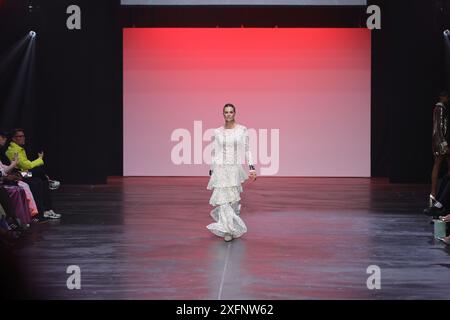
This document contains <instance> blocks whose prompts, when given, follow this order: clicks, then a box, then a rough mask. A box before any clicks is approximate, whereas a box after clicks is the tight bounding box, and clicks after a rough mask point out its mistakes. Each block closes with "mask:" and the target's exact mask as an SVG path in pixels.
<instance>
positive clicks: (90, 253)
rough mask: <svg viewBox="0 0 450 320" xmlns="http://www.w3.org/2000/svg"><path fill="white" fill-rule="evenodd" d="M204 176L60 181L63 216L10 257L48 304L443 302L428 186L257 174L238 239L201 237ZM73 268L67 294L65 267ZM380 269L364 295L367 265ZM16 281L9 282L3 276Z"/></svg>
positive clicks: (443, 263)
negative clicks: (76, 285) (75, 283)
mask: <svg viewBox="0 0 450 320" xmlns="http://www.w3.org/2000/svg"><path fill="white" fill-rule="evenodd" d="M207 182H208V178H207V177H204V178H197V177H186V178H185V177H170V178H167V177H152V178H150V177H149V178H112V179H110V181H109V183H108V185H101V186H62V187H61V189H60V190H58V191H56V193H55V194H54V199H55V211H56V212H58V213H61V214H63V219H62V220H61V221H52V222H51V223H47V224H43V225H38V226H35V227H34V228H33V229H32V230H31V232H30V233H29V234H27V235H26V236H25V237H24V238H23V239H22V240H21V241H20V242H19V243H17V244H16V247H15V248H14V250H13V254H14V256H15V259H13V257H12V256H11V257H10V258H11V259H12V260H11V261H14V262H16V264H17V266H20V270H22V275H21V277H22V280H23V282H24V283H27V285H28V288H29V289H30V290H31V291H30V292H31V293H32V295H33V296H34V297H36V298H50V299H226V300H228V299H233V300H234V299H271V300H272V299H273V300H277V299H288V300H291V299H449V298H450V285H449V284H450V270H449V267H450V260H449V253H450V250H449V248H448V247H446V246H445V245H444V244H442V243H440V242H438V241H436V240H434V238H433V225H431V224H430V219H429V218H427V217H425V216H424V215H423V214H422V209H423V208H424V206H425V205H426V198H427V194H428V191H429V190H428V189H429V186H427V185H394V184H389V183H388V182H387V181H386V180H384V179H355V178H275V177H267V178H265V177H260V178H258V180H257V181H256V182H249V181H247V182H246V183H245V184H244V193H243V199H242V202H241V203H242V212H241V217H242V218H243V220H244V221H245V223H246V224H247V227H248V230H249V231H248V233H247V234H245V235H244V236H243V237H242V238H240V239H237V240H234V241H233V242H230V243H225V242H224V241H223V240H221V239H220V238H218V237H216V236H214V235H213V234H211V233H209V231H208V230H207V229H206V225H207V224H209V223H211V222H212V219H211V217H210V216H209V212H210V210H211V209H212V207H211V206H210V205H209V204H208V200H209V197H210V191H208V190H206V185H207ZM70 265H77V266H79V267H80V269H81V289H80V290H69V289H67V287H66V280H67V278H68V277H69V274H67V273H66V269H67V267H68V266H70ZM371 265H376V266H378V267H379V268H380V270H381V289H379V290H376V289H375V290H369V289H368V288H367V285H366V281H367V279H368V277H369V276H370V274H368V273H367V272H366V271H367V268H368V267H369V266H371ZM11 279H12V278H11Z"/></svg>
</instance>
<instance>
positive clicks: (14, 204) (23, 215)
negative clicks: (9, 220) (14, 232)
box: [4, 186, 31, 225]
mask: <svg viewBox="0 0 450 320" xmlns="http://www.w3.org/2000/svg"><path fill="white" fill-rule="evenodd" d="M4 189H5V190H6V192H7V193H8V196H9V198H10V199H11V201H10V204H11V208H12V209H13V210H14V213H15V216H16V217H17V218H18V219H19V220H20V223H21V224H22V225H24V224H28V223H30V221H31V214H30V209H29V208H28V202H27V196H26V194H25V190H23V189H22V188H20V187H19V186H5V187H4Z"/></svg>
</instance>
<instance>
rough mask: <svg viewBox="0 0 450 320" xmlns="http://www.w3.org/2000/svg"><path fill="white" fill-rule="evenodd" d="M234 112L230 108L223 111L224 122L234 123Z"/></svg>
mask: <svg viewBox="0 0 450 320" xmlns="http://www.w3.org/2000/svg"><path fill="white" fill-rule="evenodd" d="M234 116H235V112H234V110H233V108H232V107H226V108H225V109H223V117H224V118H225V121H226V122H230V121H234Z"/></svg>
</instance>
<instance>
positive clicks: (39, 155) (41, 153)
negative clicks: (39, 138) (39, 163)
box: [38, 151, 44, 159]
mask: <svg viewBox="0 0 450 320" xmlns="http://www.w3.org/2000/svg"><path fill="white" fill-rule="evenodd" d="M38 157H39V158H41V159H44V151H41V152H39V153H38Z"/></svg>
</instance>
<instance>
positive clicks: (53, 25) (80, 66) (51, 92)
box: [0, 0, 122, 184]
mask: <svg viewBox="0 0 450 320" xmlns="http://www.w3.org/2000/svg"><path fill="white" fill-rule="evenodd" d="M30 5H31V8H30V7H29V6H30ZM69 5H78V6H79V7H80V8H81V30H69V29H68V28H67V27H66V20H67V18H68V17H69V14H67V13H66V9H67V7H68V6H69ZM0 11H1V12H2V17H1V18H2V24H3V26H2V27H3V28H2V32H1V34H2V39H3V35H5V34H8V44H9V45H10V44H13V43H14V41H17V39H20V37H21V36H23V35H24V34H26V33H28V31H29V30H35V31H36V32H37V37H36V40H35V41H36V60H35V67H36V68H35V73H34V77H35V84H36V85H35V87H34V88H33V89H32V91H33V94H34V95H35V97H34V99H33V101H34V109H35V110H34V111H35V112H34V113H30V112H29V110H28V109H29V108H28V109H26V108H24V107H23V106H22V105H18V106H17V108H16V110H15V111H14V114H12V112H2V111H0V112H2V113H1V117H2V119H6V120H4V121H3V122H5V121H7V123H9V125H8V126H7V128H3V129H4V130H7V129H11V128H13V127H24V129H25V130H26V134H27V139H28V140H27V145H28V148H27V149H28V150H27V151H28V152H29V154H30V158H33V157H35V156H36V152H37V151H39V150H44V151H45V162H46V165H47V167H48V171H49V173H50V175H51V176H52V177H54V178H55V179H60V180H61V181H62V182H63V183H88V184H96V183H105V182H106V177H107V176H108V175H121V174H122V120H121V119H122V80H121V79H122V62H121V61H122V58H121V55H122V50H121V41H122V40H121V29H120V24H119V23H118V12H119V5H118V1H108V0H96V1H87V0H74V1H67V0H53V1H52V0H46V1H23V0H15V1H6V2H5V4H4V6H3V7H0ZM3 18H4V19H3ZM6 30H7V31H8V32H5V31H6ZM2 42H3V41H2ZM7 48H8V46H7V45H6V44H5V45H3V46H2V49H3V50H2V52H4V51H5V50H7ZM9 81H14V74H12V75H11V76H10V77H9ZM2 98H3V97H2ZM1 101H3V100H1ZM3 111H5V110H3ZM17 114H20V116H17Z"/></svg>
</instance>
